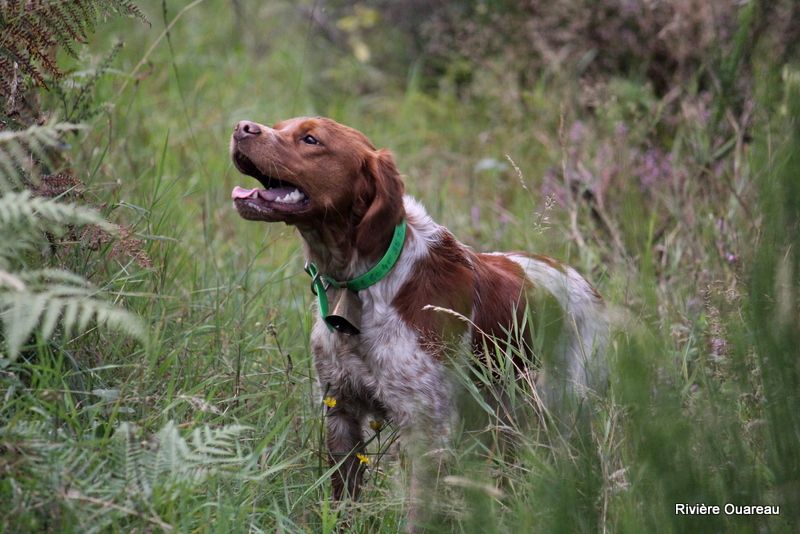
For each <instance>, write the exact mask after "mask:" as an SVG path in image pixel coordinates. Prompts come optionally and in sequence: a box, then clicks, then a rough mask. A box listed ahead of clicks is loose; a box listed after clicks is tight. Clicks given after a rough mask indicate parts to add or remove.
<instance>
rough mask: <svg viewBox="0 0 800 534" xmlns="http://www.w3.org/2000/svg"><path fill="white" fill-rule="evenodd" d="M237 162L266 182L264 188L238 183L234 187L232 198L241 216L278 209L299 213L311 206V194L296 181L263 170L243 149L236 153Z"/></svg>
mask: <svg viewBox="0 0 800 534" xmlns="http://www.w3.org/2000/svg"><path fill="white" fill-rule="evenodd" d="M234 162H235V163H236V167H237V168H238V169H239V170H240V171H241V172H242V173H243V174H246V175H248V176H252V177H253V178H255V179H256V180H258V181H259V182H260V183H261V185H263V186H264V188H263V189H259V188H256V189H246V188H244V187H239V186H238V185H237V186H236V187H234V188H233V191H232V192H231V198H232V199H233V203H234V205H235V206H236V209H237V210H238V211H239V214H240V215H241V216H242V217H244V218H246V219H260V218H262V217H261V216H264V217H269V216H270V215H271V214H274V213H275V212H280V213H297V212H300V211H304V210H305V209H306V208H308V204H309V198H308V195H307V194H306V193H305V191H303V190H302V189H300V188H299V187H297V186H296V185H294V184H292V183H291V182H288V181H286V180H279V179H278V178H275V177H273V176H269V175H267V174H264V173H262V172H261V171H259V170H258V169H257V168H256V166H255V165H254V164H253V163H252V162H251V161H250V160H249V159H247V158H246V157H245V156H243V155H242V154H240V153H237V154H236V155H235V156H234Z"/></svg>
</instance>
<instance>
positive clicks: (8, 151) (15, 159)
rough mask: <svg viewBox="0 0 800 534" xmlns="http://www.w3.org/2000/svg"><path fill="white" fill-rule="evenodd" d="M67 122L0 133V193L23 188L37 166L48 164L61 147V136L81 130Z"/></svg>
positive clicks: (79, 127) (76, 125) (62, 143)
mask: <svg viewBox="0 0 800 534" xmlns="http://www.w3.org/2000/svg"><path fill="white" fill-rule="evenodd" d="M82 128H83V126H81V125H78V124H72V123H68V122H60V123H54V124H46V125H43V126H39V125H34V126H30V127H29V128H27V129H25V130H18V131H8V130H7V131H2V132H0V193H2V192H4V191H12V190H15V189H18V188H20V187H22V186H23V185H25V181H26V176H27V175H30V174H31V171H35V170H36V168H37V167H38V165H37V163H38V164H42V163H43V164H49V162H50V152H51V151H53V150H60V149H62V148H63V147H64V142H63V140H62V138H63V135H64V134H65V133H67V132H73V131H76V130H79V129H82Z"/></svg>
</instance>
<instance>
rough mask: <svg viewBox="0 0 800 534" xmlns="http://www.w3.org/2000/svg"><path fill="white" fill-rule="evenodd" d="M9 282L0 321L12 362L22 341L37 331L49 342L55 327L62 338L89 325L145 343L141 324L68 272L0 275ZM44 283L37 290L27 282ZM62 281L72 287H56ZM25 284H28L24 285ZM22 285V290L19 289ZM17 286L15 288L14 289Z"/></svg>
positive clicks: (0, 300)
mask: <svg viewBox="0 0 800 534" xmlns="http://www.w3.org/2000/svg"><path fill="white" fill-rule="evenodd" d="M4 278H5V279H6V280H10V281H11V282H12V284H11V285H6V287H7V288H9V289H11V290H10V291H2V288H0V318H2V322H3V334H4V337H5V342H6V350H7V351H8V354H9V356H10V357H11V358H12V359H13V358H15V357H16V356H17V355H18V354H19V351H20V349H21V348H22V346H23V345H24V343H25V341H26V340H27V339H28V338H29V337H30V336H31V334H33V332H34V330H35V329H36V328H37V327H39V333H40V335H41V336H42V337H43V338H44V339H49V338H50V337H51V336H52V335H53V334H54V332H55V330H56V326H58V325H59V324H60V325H61V326H62V328H63V331H64V333H65V334H67V335H69V334H71V333H73V332H76V331H77V332H82V331H85V330H86V329H87V327H88V326H89V323H90V322H95V323H97V324H98V325H101V326H105V327H107V328H111V329H114V330H117V331H120V332H123V333H125V334H127V335H129V336H131V337H135V338H137V339H139V340H142V341H144V339H145V331H144V328H143V326H142V324H141V321H140V320H139V319H138V318H137V317H136V316H135V315H133V314H131V313H129V312H127V311H125V310H122V309H120V308H118V307H116V306H114V305H112V304H110V303H108V302H106V301H104V300H102V299H99V298H97V293H98V292H97V290H96V289H94V288H93V287H91V286H88V285H85V283H84V280H83V279H81V278H80V277H76V276H75V275H74V274H72V273H69V272H68V271H53V270H46V271H34V272H31V273H24V274H19V273H17V274H14V273H4V272H2V271H0V280H3V279H4ZM31 278H34V279H38V280H37V281H42V280H44V283H43V284H42V285H41V286H40V288H37V287H36V286H34V285H33V284H31V283H30V282H29V281H28V279H31ZM58 278H61V279H63V280H68V279H70V278H72V279H71V280H70V281H71V282H72V283H63V282H62V283H57V282H55V281H54V280H57V279H58ZM26 281H28V283H26ZM19 282H21V283H22V287H21V288H20V286H19V285H18V284H19ZM14 283H16V284H17V285H16V288H15V287H14Z"/></svg>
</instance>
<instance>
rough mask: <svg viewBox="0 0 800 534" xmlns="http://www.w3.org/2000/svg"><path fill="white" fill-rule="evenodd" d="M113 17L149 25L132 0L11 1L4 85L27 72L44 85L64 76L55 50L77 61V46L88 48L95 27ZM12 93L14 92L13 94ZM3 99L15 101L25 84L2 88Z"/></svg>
mask: <svg viewBox="0 0 800 534" xmlns="http://www.w3.org/2000/svg"><path fill="white" fill-rule="evenodd" d="M112 15H123V16H130V17H134V18H137V19H139V20H140V21H142V22H144V23H146V24H149V21H148V20H147V18H146V17H145V16H144V14H143V13H142V11H141V10H140V9H139V8H138V7H137V6H136V4H134V3H133V2H132V1H130V0H10V1H4V2H0V30H2V33H0V56H3V57H5V58H7V60H6V61H2V62H0V80H3V81H4V82H6V81H7V80H11V79H12V78H14V77H16V76H18V75H19V74H20V73H19V71H21V72H22V74H24V75H25V76H28V77H30V78H32V79H33V80H34V81H35V82H36V83H38V84H39V85H44V80H45V78H46V77H47V76H52V77H54V78H58V77H60V76H61V75H62V72H61V71H60V70H59V68H58V65H57V64H56V62H55V59H54V54H53V53H52V51H53V49H54V47H56V46H60V47H61V48H62V49H63V50H64V51H66V52H67V53H68V54H70V55H72V56H75V57H77V52H76V50H75V48H74V46H73V45H74V44H75V43H84V42H86V40H87V39H88V36H89V34H91V33H92V32H93V31H94V27H95V24H96V23H97V22H98V21H99V20H101V18H106V17H109V16H112ZM12 88H13V89H14V90H12ZM0 89H2V94H0V97H2V98H3V100H6V101H8V100H13V99H14V98H15V96H17V95H16V93H17V92H18V91H19V85H16V86H14V85H12V84H9V83H0Z"/></svg>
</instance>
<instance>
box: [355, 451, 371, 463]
mask: <svg viewBox="0 0 800 534" xmlns="http://www.w3.org/2000/svg"><path fill="white" fill-rule="evenodd" d="M356 458H358V461H359V462H361V463H362V464H364V465H367V464H368V463H369V457H367V455H366V454H361V453H360V452H357V453H356Z"/></svg>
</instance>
